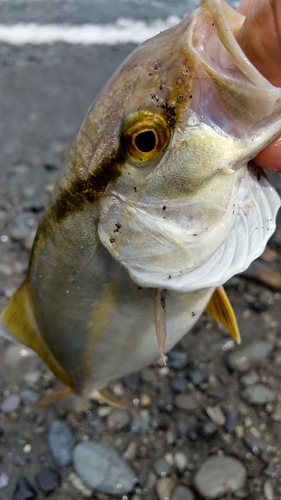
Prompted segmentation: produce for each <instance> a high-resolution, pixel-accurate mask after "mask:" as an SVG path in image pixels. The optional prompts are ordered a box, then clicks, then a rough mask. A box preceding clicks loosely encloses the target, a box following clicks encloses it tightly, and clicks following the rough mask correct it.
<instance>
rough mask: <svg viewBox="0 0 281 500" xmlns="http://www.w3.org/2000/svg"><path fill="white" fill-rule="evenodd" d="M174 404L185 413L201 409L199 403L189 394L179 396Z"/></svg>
mask: <svg viewBox="0 0 281 500" xmlns="http://www.w3.org/2000/svg"><path fill="white" fill-rule="evenodd" d="M174 403H175V406H176V407H177V408H178V409H179V410H185V411H195V410H197V408H198V407H199V405H198V401H196V399H195V398H194V397H193V396H191V395H189V394H177V395H176V396H175V399H174Z"/></svg>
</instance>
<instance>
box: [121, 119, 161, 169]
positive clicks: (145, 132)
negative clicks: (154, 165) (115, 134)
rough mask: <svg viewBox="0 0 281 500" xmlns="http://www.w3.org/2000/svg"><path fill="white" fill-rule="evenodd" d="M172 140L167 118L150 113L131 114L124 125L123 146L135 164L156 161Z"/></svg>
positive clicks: (122, 133)
mask: <svg viewBox="0 0 281 500" xmlns="http://www.w3.org/2000/svg"><path fill="white" fill-rule="evenodd" d="M169 140H170V129H169V127H168V125H167V122H166V120H165V118H164V117H163V116H161V115H157V114H155V113H152V112H150V111H143V112H137V113H132V114H130V115H129V116H128V117H127V118H126V120H125V121H124V123H123V127H122V131H121V144H122V146H123V149H124V150H125V152H126V153H127V155H128V156H129V158H130V159H131V160H132V161H133V162H134V163H139V164H143V163H142V162H147V161H151V160H156V159H158V158H159V156H160V155H161V154H162V153H163V152H164V151H165V149H166V147H167V145H168V143H169Z"/></svg>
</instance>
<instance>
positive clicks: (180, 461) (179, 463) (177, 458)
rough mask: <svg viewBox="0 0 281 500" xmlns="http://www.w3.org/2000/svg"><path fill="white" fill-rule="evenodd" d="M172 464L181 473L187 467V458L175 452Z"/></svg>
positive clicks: (179, 452)
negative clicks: (173, 463)
mask: <svg viewBox="0 0 281 500" xmlns="http://www.w3.org/2000/svg"><path fill="white" fill-rule="evenodd" d="M174 462H175V464H176V467H177V469H178V470H179V471H180V472H183V471H184V470H185V469H186V467H187V458H186V456H185V454H184V453H182V452H181V451H177V452H176V453H175V454H174Z"/></svg>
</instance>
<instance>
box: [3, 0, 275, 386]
mask: <svg viewBox="0 0 281 500" xmlns="http://www.w3.org/2000/svg"><path fill="white" fill-rule="evenodd" d="M243 19H244V18H243V16H241V15H239V14H237V13H236V12H235V11H233V10H232V9H231V8H230V7H228V6H227V5H226V4H224V3H221V2H220V1H219V0H203V1H202V2H201V6H200V8H199V9H197V10H196V11H195V12H194V13H193V14H191V15H190V16H189V17H188V18H187V19H186V20H185V21H183V22H182V23H181V24H179V25H177V26H175V27H173V28H170V29H169V30H167V31H166V32H163V33H160V34H159V35H158V36H156V37H154V38H152V39H151V40H148V41H147V42H145V43H144V44H142V45H141V46H140V47H138V48H137V49H136V50H135V51H134V52H133V53H132V54H131V55H130V56H129V58H128V59H127V60H126V61H125V62H124V64H123V65H122V66H121V68H119V69H118V70H117V72H116V73H115V75H113V77H112V78H111V80H110V82H109V83H108V84H107V85H106V86H105V88H104V89H103V90H102V92H101V94H100V95H99V97H98V98H97V100H96V102H95V103H94V104H93V106H92V108H90V110H89V112H88V114H87V116H86V118H85V120H84V122H83V124H82V126H81V129H80V131H79V133H78V136H77V138H76V140H75V141H74V144H73V146H72V149H71V152H70V155H69V158H68V160H67V162H66V163H65V165H64V167H63V169H62V172H61V175H60V177H59V180H58V182H57V185H56V187H55V189H54V192H53V193H52V196H51V200H50V203H49V205H48V207H47V209H46V211H45V213H44V216H43V219H42V222H41V224H40V227H39V230H38V233H37V236H36V240H35V243H34V247H33V250H32V256H31V261H30V266H29V270H28V275H27V279H26V281H25V282H24V284H23V285H22V286H21V287H20V289H19V290H18V292H16V294H15V295H14V297H13V298H12V299H11V301H10V303H9V304H8V306H7V308H6V310H5V311H4V313H3V314H2V325H3V326H4V328H6V330H7V331H9V332H10V333H11V334H12V335H14V336H15V337H17V338H18V339H19V340H21V341H23V342H25V343H26V344H28V345H31V346H32V347H33V348H35V349H36V350H37V351H38V352H39V354H40V355H41V356H42V357H43V358H44V359H45V360H46V362H47V363H48V364H49V366H50V367H51V368H52V369H53V370H54V372H55V373H56V374H57V375H58V376H59V378H61V379H62V380H63V381H64V382H65V383H67V384H68V385H70V386H72V387H73V388H74V389H75V390H76V391H77V392H80V393H83V394H85V395H88V394H90V393H91V391H92V390H93V389H94V388H97V387H101V386H103V385H104V384H106V383H107V382H109V381H110V380H112V379H114V378H117V377H120V376H122V375H126V374H128V373H131V372H133V371H135V370H138V369H140V368H142V367H143V366H145V365H147V364H149V363H150V362H152V361H154V360H155V359H157V357H159V347H158V342H157V339H156V336H155V290H159V297H160V299H159V300H161V304H162V308H163V311H164V312H163V314H165V315H166V323H167V324H166V329H167V339H166V349H167V350H168V349H170V348H171V347H172V346H173V345H174V344H175V343H176V342H177V341H178V340H179V339H180V338H181V337H182V336H183V335H184V334H185V333H186V332H187V331H188V330H189V329H190V328H191V327H192V326H193V324H194V323H195V321H196V320H197V319H198V317H199V316H200V314H201V313H202V311H203V310H204V308H205V306H206V304H207V303H208V301H209V300H210V298H211V295H212V293H213V291H214V289H215V288H216V287H219V286H220V285H221V284H223V283H224V282H225V281H226V280H227V279H229V278H230V277H231V276H233V275H234V274H235V273H237V272H241V271H242V270H244V269H245V268H246V267H247V266H248V265H249V264H250V262H251V261H252V260H253V259H254V258H256V257H257V256H258V255H259V254H260V253H262V251H263V249H264V246H265V244H266V241H267V240H268V238H269V237H270V236H271V234H272V233H273V231H274V228H275V216H276V212H277V210H278V208H279V205H280V200H279V197H278V195H277V194H276V192H275V191H274V190H273V188H272V187H271V186H270V184H269V183H268V181H267V179H266V178H265V176H264V174H263V172H262V171H261V170H260V169H258V168H256V167H255V166H251V165H249V162H250V160H251V158H253V157H254V156H255V155H256V154H257V152H258V151H260V150H261V149H262V148H263V147H264V146H265V145H266V144H267V143H268V142H270V141H271V140H273V138H274V136H275V135H276V134H277V133H278V132H280V130H281V120H280V118H281V99H280V97H281V91H280V89H277V88H275V87H273V86H272V85H271V84H270V83H269V82H267V81H266V80H265V79H264V78H263V77H262V76H261V75H260V74H259V73H258V71H257V70H255V68H254V67H253V66H252V65H251V63H250V62H249V61H248V60H247V59H246V57H245V55H244V54H243V53H242V51H241V49H240V48H239V46H238V44H237V42H236V41H235V33H236V32H237V31H238V30H239V28H240V27H241V24H242V22H243ZM160 310H161V307H160Z"/></svg>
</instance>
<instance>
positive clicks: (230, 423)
mask: <svg viewBox="0 0 281 500" xmlns="http://www.w3.org/2000/svg"><path fill="white" fill-rule="evenodd" d="M225 416H226V421H225V430H226V432H229V433H230V434H233V433H234V431H235V427H236V426H237V418H236V417H235V415H233V413H231V412H230V411H226V414H225Z"/></svg>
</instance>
